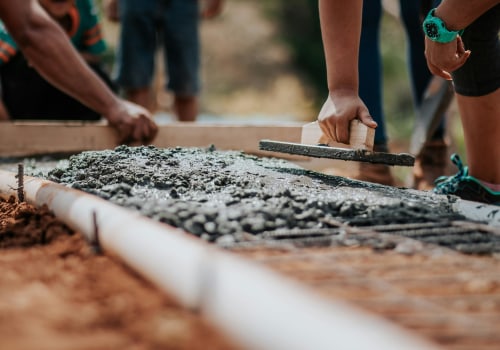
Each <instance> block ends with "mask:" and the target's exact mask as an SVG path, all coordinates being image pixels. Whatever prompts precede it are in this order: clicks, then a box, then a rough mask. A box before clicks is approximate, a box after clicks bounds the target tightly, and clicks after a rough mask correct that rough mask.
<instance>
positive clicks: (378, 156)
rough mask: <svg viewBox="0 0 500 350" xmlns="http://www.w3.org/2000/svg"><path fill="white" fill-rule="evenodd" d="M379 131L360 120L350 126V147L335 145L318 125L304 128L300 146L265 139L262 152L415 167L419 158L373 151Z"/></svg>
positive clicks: (355, 120) (352, 122) (308, 125)
mask: <svg viewBox="0 0 500 350" xmlns="http://www.w3.org/2000/svg"><path fill="white" fill-rule="evenodd" d="M374 138H375V129H373V128H370V127H368V126H366V125H365V124H363V123H362V122H361V121H359V120H358V119H354V120H352V121H351V123H350V129H349V144H342V143H335V142H333V141H331V140H329V139H328V138H326V137H325V136H324V135H323V132H322V131H321V128H320V127H319V125H318V123H317V122H313V123H309V124H306V125H304V126H303V127H302V135H301V139H300V140H297V143H293V142H281V141H272V140H261V141H260V142H259V149H261V150H264V151H272V152H279V153H288V154H298V155H302V156H307V157H315V158H331V159H342V160H351V161H357V162H369V163H377V164H386V165H401V166H413V164H414V163H415V157H413V156H412V155H410V154H406V153H400V154H393V153H385V152H374V151H373V140H374Z"/></svg>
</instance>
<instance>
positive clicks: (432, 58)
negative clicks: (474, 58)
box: [425, 36, 470, 80]
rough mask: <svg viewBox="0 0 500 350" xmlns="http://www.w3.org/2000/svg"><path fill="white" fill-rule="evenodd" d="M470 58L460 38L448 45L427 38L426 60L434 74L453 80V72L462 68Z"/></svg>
mask: <svg viewBox="0 0 500 350" xmlns="http://www.w3.org/2000/svg"><path fill="white" fill-rule="evenodd" d="M469 56H470V50H465V47H464V43H463V41H462V38H461V37H460V36H457V39H456V40H454V41H452V42H450V43H446V44H442V43H437V42H434V41H432V40H430V39H429V38H427V37H425V58H426V59H427V66H428V67H429V70H430V71H431V72H432V74H434V75H437V76H439V77H442V78H444V79H446V80H451V74H450V73H451V72H453V71H455V70H457V69H458V68H460V67H462V66H463V65H464V63H465V62H466V61H467V59H468V58H469Z"/></svg>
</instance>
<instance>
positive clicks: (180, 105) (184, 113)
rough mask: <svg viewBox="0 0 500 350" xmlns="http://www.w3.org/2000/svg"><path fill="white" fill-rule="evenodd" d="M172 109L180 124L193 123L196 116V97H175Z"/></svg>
mask: <svg viewBox="0 0 500 350" xmlns="http://www.w3.org/2000/svg"><path fill="white" fill-rule="evenodd" d="M174 109H175V113H176V114H177V118H179V120H180V121H181V122H194V121H195V120H196V117H197V116H198V98H197V97H196V96H175V101H174Z"/></svg>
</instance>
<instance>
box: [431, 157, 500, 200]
mask: <svg viewBox="0 0 500 350" xmlns="http://www.w3.org/2000/svg"><path fill="white" fill-rule="evenodd" d="M451 161H452V162H453V164H455V165H456V166H457V168H458V173H457V174H455V175H453V176H441V177H439V178H438V179H437V180H436V187H435V188H434V190H433V192H434V193H437V194H453V195H455V196H458V197H460V198H462V199H466V200H469V201H475V202H482V203H487V204H493V205H500V192H495V191H492V190H490V189H489V188H487V187H485V186H484V185H483V184H482V183H481V182H480V181H479V180H478V179H476V178H475V177H473V176H470V175H469V168H468V167H466V166H464V165H463V164H462V161H461V160H460V157H459V156H458V155H457V154H453V155H452V156H451Z"/></svg>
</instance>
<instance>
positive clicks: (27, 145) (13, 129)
mask: <svg viewBox="0 0 500 350" xmlns="http://www.w3.org/2000/svg"><path fill="white" fill-rule="evenodd" d="M302 126H303V123H286V124H273V125H253V124H248V125H243V124H201V123H180V122H178V123H170V124H166V125H160V126H159V132H158V136H157V137H156V139H155V140H154V141H153V143H152V144H153V145H155V146H157V147H161V148H168V147H176V146H181V147H207V146H209V145H211V144H213V145H215V147H216V148H217V149H222V150H242V151H244V152H247V153H251V154H259V155H266V156H280V157H281V158H283V156H282V155H279V154H276V153H273V152H264V151H260V150H259V141H260V140H261V139H272V140H279V141H297V140H300V137H301V136H300V135H301V130H302ZM117 145H118V144H117V142H116V134H115V132H114V130H113V129H112V128H111V127H109V126H107V125H105V124H103V123H82V122H68V123H58V122H54V123H49V122H3V123H0V157H23V156H31V155H39V154H51V153H73V152H75V153H76V152H80V151H85V150H103V149H112V148H114V147H116V146H117ZM295 158H297V156H295ZM302 158H303V157H302Z"/></svg>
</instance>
